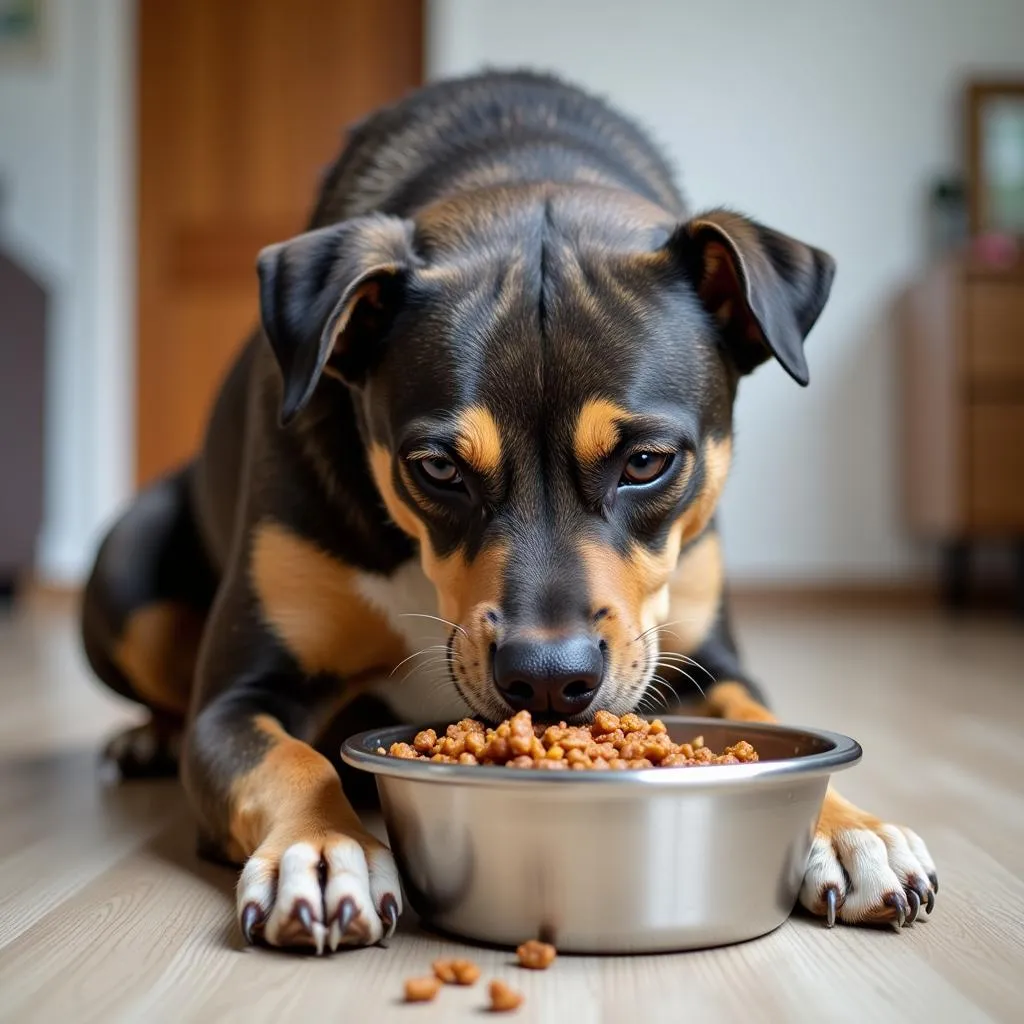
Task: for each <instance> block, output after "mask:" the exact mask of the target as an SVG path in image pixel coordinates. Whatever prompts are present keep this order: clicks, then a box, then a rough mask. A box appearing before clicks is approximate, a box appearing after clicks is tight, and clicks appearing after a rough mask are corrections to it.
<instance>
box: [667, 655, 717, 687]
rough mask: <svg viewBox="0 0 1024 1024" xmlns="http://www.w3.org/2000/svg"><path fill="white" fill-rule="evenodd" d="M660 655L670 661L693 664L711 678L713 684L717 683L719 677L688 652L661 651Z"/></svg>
mask: <svg viewBox="0 0 1024 1024" xmlns="http://www.w3.org/2000/svg"><path fill="white" fill-rule="evenodd" d="M658 657H659V658H661V659H662V660H665V659H668V660H670V661H681V662H683V663H684V664H686V665H692V666H693V667H694V668H699V669H700V670H701V672H703V673H704V675H706V676H707V677H708V679H710V680H711V682H712V684H714V683H717V682H718V679H717V678H716V677H715V676H714V675H713V674H712V673H711V672H709V671H708V670H707V669H706V668H705V667H704V666H703V665H702V664H701V663H700V662H699V661H697V659H696V658H691V657H690V656H689V655H688V654H680V653H679V652H678V651H661V652H659V654H658Z"/></svg>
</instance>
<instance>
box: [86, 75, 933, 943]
mask: <svg viewBox="0 0 1024 1024" xmlns="http://www.w3.org/2000/svg"><path fill="white" fill-rule="evenodd" d="M832 276H833V263H832V260H831V259H830V258H829V257H828V256H827V255H825V254H824V253H823V252H821V251H820V250H818V249H814V248H811V247H810V246H807V245H804V244H802V243H800V242H797V241H795V240H794V239H792V238H789V237H787V236H786V235H783V234H780V233H779V232H777V231H774V230H772V229H770V228H767V227H764V226H762V225H760V224H757V223H754V222H753V221H750V220H747V219H746V218H744V217H741V216H739V215H737V214H734V213H730V212H727V211H724V210H716V211H712V212H710V213H706V214H703V215H700V216H697V217H693V216H691V215H690V214H689V213H688V212H687V211H686V209H685V207H684V204H683V201H682V199H681V198H680V195H679V193H678V192H677V190H676V188H675V186H674V184H673V181H672V175H671V173H670V170H669V168H668V166H667V165H666V163H665V161H664V160H663V158H662V157H661V155H660V154H659V153H658V152H657V150H656V149H655V148H654V147H653V146H652V145H651V143H650V142H649V141H648V140H647V139H646V138H645V136H644V135H643V134H642V133H641V132H640V131H639V130H638V129H637V128H636V127H635V126H634V125H633V124H631V123H630V122H629V121H627V120H626V119H624V118H623V117H622V116H620V115H619V114H617V113H615V112H613V111H612V110H610V109H609V108H608V107H607V106H605V105H604V104H603V103H602V102H600V101H598V100H596V99H594V98H592V97H590V96H588V95H586V94H584V93H582V92H580V91H578V90H576V89H573V88H570V87H568V86H566V85H564V84H562V83H560V82H558V81H556V80H555V79H552V78H545V77H539V76H534V75H528V74H490V75H484V76H481V77H476V78H470V79H465V80H461V81H453V82H446V83H442V84H439V85H433V86H430V87H428V88H426V89H423V90H422V91H420V92H419V93H417V94H415V95H413V96H411V97H409V98H408V99H406V100H404V101H403V102H401V103H399V104H397V105H396V106H394V107H391V108H389V109H386V110H383V111H381V112H379V113H377V114H375V115H374V116H373V117H371V118H369V119H368V120H366V121H365V122H363V123H362V124H361V125H360V126H359V127H357V128H356V129H355V130H354V131H353V132H352V134H351V137H350V139H349V141H348V144H347V145H346V147H345V149H344V152H343V153H342V154H341V156H340V157H339V159H338V161H337V162H336V163H335V164H334V166H333V167H331V169H330V171H329V172H328V174H327V176H326V179H325V181H324V184H323V187H322V190H321V193H320V197H319V201H318V203H317V206H316V210H315V213H314V215H313V219H312V222H311V224H310V230H309V232H308V233H306V234H304V235H301V236H299V237H298V238H295V239H292V240H291V241H288V242H283V243H281V244H279V245H275V246H271V247H270V248H268V249H266V250H265V251H264V252H263V253H261V255H260V258H259V279H260V299H261V308H262V319H263V330H261V331H259V332H258V333H256V334H255V335H254V336H253V337H252V338H251V339H250V340H249V342H248V344H247V345H246V347H245V349H244V350H243V352H242V354H241V356H240V357H239V359H238V361H237V363H236V364H235V366H234V368H233V369H232V371H231V373H230V376H229V377H228V379H227V381H226V382H225V384H224V387H223V389H222V391H221V393H220V397H219V399H218V401H217V404H216V408H215V409H214V412H213V415H212V418H211V421H210V425H209V430H208V432H207V435H206V439H205V441H204V443H203V447H202V450H201V452H200V453H199V455H198V456H197V457H196V459H195V461H194V462H192V463H190V464H189V465H188V466H186V467H184V468H183V469H181V470H180V471H179V472H177V473H175V474H173V475H171V476H168V477H167V478H165V479H163V480H161V481H160V482H158V483H157V484H155V485H153V486H152V487H150V488H149V489H148V490H146V491H145V492H144V493H143V494H141V495H140V496H139V497H138V499H137V500H136V502H135V503H134V505H133V506H132V507H131V508H130V509H129V510H128V512H127V513H126V514H125V516H124V517H123V518H122V519H121V521H120V522H119V523H118V524H117V525H116V526H115V527H114V528H113V530H112V531H111V532H110V534H109V536H108V537H107V539H106V541H105V542H104V544H103V546H102V549H101V551H100V553H99V556H98V559H97V562H96V567H95V570H94V572H93V574H92V577H91V579H90V581H89V585H88V589H87V593H86V599H85V609H84V635H85V644H86V649H87V651H88V654H89V658H90V660H91V662H92V664H93V666H94V668H95V669H96V671H97V673H98V674H99V675H100V676H101V677H102V678H103V679H104V680H105V681H106V682H107V683H108V684H110V685H111V686H113V687H114V688H115V689H116V690H118V691H119V692H121V693H124V694H127V695H129V696H131V697H133V698H135V699H136V700H139V701H141V702H143V703H145V704H146V705H148V706H149V707H150V708H151V709H152V713H153V721H152V723H151V725H150V726H148V727H146V728H144V729H143V730H141V731H139V730H136V731H135V732H134V733H132V734H131V735H129V736H127V737H125V738H122V739H121V740H120V741H118V745H117V753H118V756H119V759H120V761H121V764H122V768H123V770H124V771H125V772H126V773H129V774H130V773H146V772H151V771H155V770H165V769H166V768H167V767H168V766H169V765H172V764H173V760H174V759H173V753H174V751H173V743H174V739H175V736H176V735H177V734H179V733H180V732H181V731H182V729H184V734H185V742H184V755H183V759H182V775H183V779H184V782H185V785H186V787H187V789H188V792H189V795H190V797H191V799H192V802H193V804H194V806H195V809H196V812H197V814H198V817H199V821H200V825H201V832H202V839H203V843H204V845H205V848H206V849H207V850H208V851H210V852H211V853H214V854H216V855H218V856H221V857H223V858H226V859H228V860H231V861H233V862H236V863H239V864H244V870H243V873H242V879H241V882H240V886H239V913H240V920H241V924H242V927H243V930H244V931H245V934H246V936H247V937H249V938H251V937H253V936H256V935H261V936H262V937H263V938H264V940H265V941H267V942H269V943H270V944H273V945H292V944H314V945H316V946H317V947H318V948H320V949H322V948H324V947H325V946H329V947H330V948H332V949H333V948H336V947H337V946H339V945H343V944H360V943H365V942H374V941H376V940H377V939H379V938H380V937H381V935H382V934H383V933H384V931H385V930H386V929H387V928H389V927H390V926H391V925H392V924H393V921H394V919H395V917H396V916H397V914H398V912H399V910H400V900H401V894H400V892H399V888H398V880H397V876H396V874H395V869H394V865H393V863H392V860H391V857H390V854H389V853H388V852H387V851H386V850H385V849H384V848H383V847H382V846H380V845H379V844H378V843H376V842H375V841H374V840H373V839H372V838H371V837H370V836H369V835H368V834H367V833H366V831H365V830H364V829H363V827H362V826H361V825H360V823H359V819H358V818H357V817H356V815H355V813H354V812H353V810H352V808H351V806H350V804H349V803H348V801H347V800H346V798H345V797H344V796H343V793H342V789H341V787H340V786H339V782H338V775H337V772H336V770H335V767H334V766H333V765H332V763H331V762H330V760H329V759H328V758H326V757H324V756H323V755H322V754H321V753H318V752H317V751H316V750H315V749H314V746H313V744H316V743H317V742H318V740H320V741H321V746H322V748H323V749H325V750H326V751H327V752H328V754H332V753H333V749H332V747H333V740H332V741H331V742H330V743H328V742H326V741H323V739H322V738H323V737H324V736H325V735H330V736H332V737H333V736H335V735H336V733H337V729H333V730H332V731H331V732H329V733H328V732H327V731H326V730H327V729H328V727H329V726H330V724H331V723H332V722H337V720H338V715H339V712H341V713H343V725H342V726H341V729H342V730H343V731H344V730H345V729H348V730H351V729H352V728H354V725H355V722H356V719H357V718H358V720H359V724H367V723H368V721H369V720H371V719H372V720H380V718H381V716H384V715H392V716H394V717H395V718H397V719H400V720H406V721H411V722H419V721H424V720H430V719H439V718H445V719H454V718H457V717H460V716H462V715H464V714H467V713H470V712H472V713H474V714H476V715H479V716H483V717H487V718H490V719H497V718H501V717H504V716H506V715H507V714H508V713H510V711H511V710H512V707H513V706H515V705H516V699H515V698H516V695H517V694H518V696H519V697H523V694H524V693H525V694H526V696H525V697H523V700H530V699H533V700H535V701H536V700H541V704H542V705H543V695H541V696H538V693H535V692H534V691H532V690H531V689H530V687H529V686H527V687H526V689H525V690H523V689H522V686H520V688H519V690H517V689H516V685H518V684H516V683H514V684H512V685H511V686H510V687H505V688H501V687H499V686H498V685H497V684H496V676H497V675H498V674H500V673H499V671H498V670H499V667H500V665H501V664H503V662H502V661H501V659H502V658H503V657H504V655H503V654H502V652H503V651H506V652H507V651H513V650H515V651H518V652H519V654H518V655H517V656H518V657H520V658H521V659H523V658H525V659H526V660H525V661H524V662H521V664H532V665H533V666H534V669H536V665H537V664H540V663H543V664H545V665H547V664H548V662H546V661H544V658H548V659H549V661H550V659H551V658H554V661H552V662H550V663H551V664H555V663H556V662H557V661H558V658H559V657H562V654H561V653H558V652H563V653H564V650H566V649H568V648H565V647H564V644H563V643H562V642H563V641H566V638H568V639H569V640H571V641H572V642H573V643H576V644H577V647H576V648H574V649H576V650H582V648H580V647H579V645H580V644H583V645H584V646H585V647H586V650H587V652H589V653H588V654H587V657H589V658H591V662H590V664H591V667H592V668H593V665H594V664H595V662H594V657H595V655H594V651H595V650H596V651H599V652H600V653H599V654H598V655H596V658H597V661H596V665H597V669H596V675H594V674H593V673H592V674H591V677H588V678H590V682H589V683H587V684H586V686H584V687H583V689H582V690H581V688H580V686H576V687H575V689H573V687H571V686H570V687H567V688H566V689H565V690H564V692H563V691H561V690H559V691H557V693H555V691H552V692H553V693H555V696H553V697H552V698H551V700H552V702H553V703H552V704H551V708H552V709H553V710H554V711H556V712H557V711H562V712H564V714H565V715H566V717H573V718H575V719H581V718H583V717H585V715H586V713H587V709H588V707H589V710H590V711H592V710H593V709H594V707H597V706H603V707H608V708H611V709H612V710H615V711H619V712H623V711H626V710H628V709H632V708H637V707H640V708H643V707H644V702H645V699H647V698H646V695H650V694H652V693H653V692H654V691H656V690H657V689H658V688H659V687H660V688H661V693H662V695H663V696H669V695H670V694H671V695H672V696H673V698H675V696H677V695H678V696H680V697H689V696H693V695H694V694H695V693H696V690H695V689H694V685H695V683H699V682H703V689H704V692H705V694H706V708H707V710H708V711H709V712H710V713H712V714H718V715H724V716H727V717H731V718H736V719H742V720H762V719H768V718H770V717H771V716H770V714H769V713H768V711H766V710H765V707H764V702H763V699H762V697H761V695H760V693H759V691H758V689H757V688H756V687H755V685H754V684H753V682H752V681H751V680H750V679H749V678H748V677H747V676H746V675H745V674H744V672H743V669H742V667H741V665H740V662H739V659H738V657H737V654H736V648H735V645H734V644H733V642H732V638H731V636H730V632H729V622H728V614H727V607H726V603H725V600H724V585H723V574H722V557H721V551H720V546H719V540H718V534H717V530H716V527H715V521H714V512H715V506H716V503H717V501H718V497H719V494H720V493H721V490H722V486H723V484H724V482H725V478H726V475H727V472H728V469H729V462H730V455H731V436H732V431H731V425H732V407H733V400H734V398H735V395H736V390H737V384H738V382H739V380H740V378H741V377H742V376H743V375H744V374H746V373H748V372H750V371H751V370H753V369H754V368H755V367H756V366H757V365H758V364H759V363H761V362H763V361H764V360H766V359H768V358H770V357H771V356H774V357H775V358H776V359H777V360H778V362H779V363H781V364H782V366H783V367H784V369H785V370H786V371H787V372H788V373H789V374H790V376H792V377H794V378H795V379H796V380H797V381H798V382H800V383H801V384H806V383H807V380H808V369H807V361H806V359H805V356H804V350H803V342H804V339H805V337H806V336H807V334H808V332H809V331H810V330H811V328H812V326H813V325H814V323H815V321H816V320H817V318H818V315H819V313H820V312H821V310H822V307H823V306H824V303H825V300H826V298H827V296H828V293H829V289H830V286H831V283H832ZM784 457H785V456H784V454H782V455H780V458H784ZM638 478H639V479H638ZM560 644H562V646H559V645H560ZM424 649H426V651H427V652H428V653H427V654H426V659H427V661H428V662H429V664H427V665H426V667H425V668H422V662H421V661H420V655H419V654H418V653H417V652H420V651H422V650H424ZM552 651H554V652H555V653H554V654H552ZM538 652H539V653H538ZM545 652H546V653H545ZM566 657H568V655H566ZM531 658H533V659H534V660H533V661H532V662H531V661H530V659H531ZM538 659H539V660H538ZM690 659H692V660H690ZM406 661H408V662H409V664H407V665H405V666H404V667H403V668H401V670H400V671H399V672H397V673H394V674H392V673H393V671H394V670H395V668H396V667H397V666H400V665H403V663H404V662H406ZM418 666H419V667H420V668H421V669H422V670H418ZM684 669H688V670H689V675H690V676H693V677H694V679H692V680H691V678H689V676H688V674H687V672H686V671H684ZM516 671H518V670H514V671H512V675H513V676H514V675H515V674H516ZM523 671H526V670H525V669H524V670H523ZM567 671H569V673H570V675H571V673H572V671H575V669H572V668H570V669H569V670H567ZM581 671H582V670H581ZM537 672H539V675H538V674H537ZM545 672H548V669H545V668H542V669H540V670H536V671H535V672H534V676H533V677H531V678H534V679H535V681H536V679H538V678H539V679H541V683H539V684H538V685H539V686H540V687H541V689H543V685H544V678H546V677H545V676H544V673H545ZM551 672H555V669H551ZM542 677H543V678H542ZM666 684H667V685H666ZM581 685H582V684H581ZM587 687H589V689H587ZM595 688H597V693H596V695H595V694H594V692H593V691H594V689H595ZM691 691H692V692H691ZM538 692H539V691H538ZM531 694H532V697H531V696H530V695H531ZM559 702H561V706H560V705H559ZM345 715H347V716H348V717H347V719H345V718H344V716H345ZM933 870H934V869H933V867H932V864H931V861H930V860H929V858H928V855H927V852H926V851H925V849H924V846H923V844H921V842H920V840H919V839H917V837H916V836H914V835H913V833H909V832H906V831H903V830H900V829H897V828H895V827H892V826H886V825H883V824H881V823H880V822H879V821H878V820H877V819H875V818H872V817H871V816H869V815H866V814H865V813H864V812H861V811H859V810H857V809H856V808H854V807H852V806H850V805H849V804H846V803H845V802H844V801H842V800H841V799H840V798H839V797H837V796H835V795H831V796H830V797H829V801H828V803H827V804H826V810H825V813H824V814H823V816H822V821H821V824H820V826H819V832H818V836H817V839H816V842H815V846H814V851H813V853H812V859H811V865H810V868H809V871H808V876H807V882H806V884H805V886H804V892H803V900H804V902H805V904H806V905H807V906H809V907H810V908H811V909H812V910H814V911H815V912H818V913H822V914H828V913H830V906H831V912H832V913H833V914H834V913H835V909H836V907H837V905H838V914H839V916H840V917H841V918H842V919H844V920H848V921H862V920H882V919H889V918H895V917H898V918H902V917H903V916H904V915H905V914H915V915H916V910H917V907H918V906H919V904H920V901H921V900H922V899H923V900H926V901H927V902H928V903H929V905H930V902H931V900H932V898H933V897H932V891H933V886H934V875H933V874H932V873H933ZM929 874H932V883H931V884H930V883H929V880H928V876H929Z"/></svg>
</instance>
